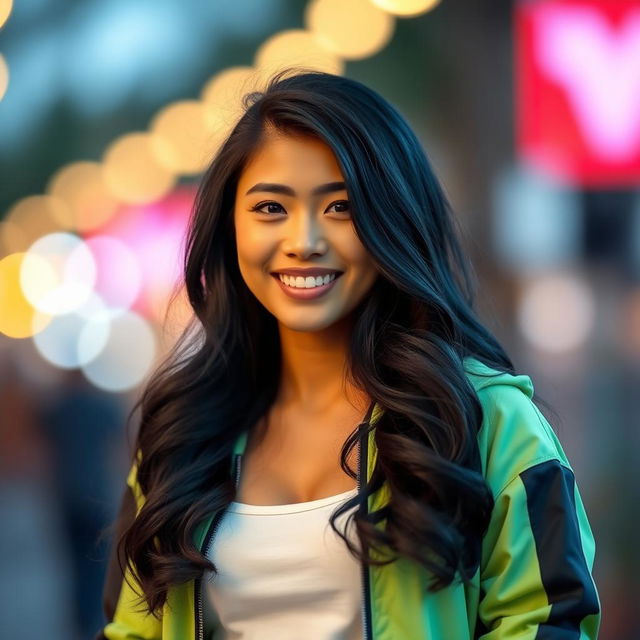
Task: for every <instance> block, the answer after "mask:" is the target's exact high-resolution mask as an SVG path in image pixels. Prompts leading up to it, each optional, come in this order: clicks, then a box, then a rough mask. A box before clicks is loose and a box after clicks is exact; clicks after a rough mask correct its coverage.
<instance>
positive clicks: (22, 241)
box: [1, 195, 71, 253]
mask: <svg viewBox="0 0 640 640" xmlns="http://www.w3.org/2000/svg"><path fill="white" fill-rule="evenodd" d="M70 218H71V214H70V212H69V207H68V205H67V204H66V203H65V202H64V201H63V200H61V199H60V198H57V197H56V196H52V195H37V196H27V197H26V198H22V199H21V200H18V202H16V203H15V204H14V205H13V206H12V207H11V208H10V209H9V211H8V212H7V216H6V219H5V221H6V222H8V223H9V224H8V225H6V226H3V228H2V230H1V232H2V246H3V248H4V249H5V252H6V253H17V252H20V251H25V250H26V249H27V248H28V247H29V245H30V244H31V243H32V242H35V241H36V240H37V239H38V238H39V237H40V236H44V235H46V234H47V233H52V232H53V231H59V230H60V227H61V222H60V221H64V220H67V221H68V220H70Z"/></svg>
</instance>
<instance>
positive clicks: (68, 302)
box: [20, 232, 96, 315]
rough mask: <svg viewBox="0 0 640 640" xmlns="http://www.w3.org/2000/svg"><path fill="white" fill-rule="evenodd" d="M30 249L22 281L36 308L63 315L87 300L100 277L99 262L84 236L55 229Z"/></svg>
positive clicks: (26, 293) (26, 295) (24, 262)
mask: <svg viewBox="0 0 640 640" xmlns="http://www.w3.org/2000/svg"><path fill="white" fill-rule="evenodd" d="M26 253H27V255H26V256H25V258H24V261H23V263H22V268H21V273H20V283H21V285H22V290H23V292H24V295H25V297H26V298H27V300H28V301H29V302H30V303H31V304H32V305H33V306H34V307H35V308H36V309H38V310H39V311H42V312H44V313H46V314H49V315H60V314H64V313H69V312H70V311H73V310H75V309H78V308H79V307H81V306H82V305H83V304H84V303H85V302H86V300H87V299H88V298H89V296H90V295H91V293H92V291H93V286H94V284H95V281H96V263H95V260H94V258H93V255H92V254H91V251H90V250H89V248H88V247H87V245H86V244H85V242H84V241H83V240H82V239H81V238H79V237H78V236H76V235H73V234H71V233H65V232H58V233H51V234H48V235H46V236H43V237H42V238H40V239H38V240H36V241H35V242H34V243H33V244H32V245H31V246H30V247H29V249H28V251H27V252H26Z"/></svg>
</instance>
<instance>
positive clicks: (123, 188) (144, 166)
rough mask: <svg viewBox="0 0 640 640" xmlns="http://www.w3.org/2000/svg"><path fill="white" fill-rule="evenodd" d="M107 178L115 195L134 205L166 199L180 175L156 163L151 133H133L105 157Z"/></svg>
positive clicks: (124, 137) (119, 142) (112, 146)
mask: <svg viewBox="0 0 640 640" xmlns="http://www.w3.org/2000/svg"><path fill="white" fill-rule="evenodd" d="M103 176H104V180H105V183H106V185H107V187H108V189H109V190H110V191H111V193H112V194H113V195H114V196H115V197H116V198H119V199H120V200H122V201H123V202H128V203H131V204H143V203H147V202H154V201H156V200H159V199H160V198H162V197H163V196H164V195H166V194H167V193H168V192H169V191H170V190H171V188H172V187H173V186H174V184H175V182H176V175H175V173H174V172H173V171H169V170H168V169H167V168H166V167H163V166H162V165H161V164H160V163H159V162H158V160H157V159H156V156H155V153H154V151H153V148H152V146H151V135H150V134H148V133H141V132H140V133H138V132H136V133H129V134H126V135H124V136H122V137H120V138H118V139H117V140H115V141H114V142H113V143H111V145H110V146H109V147H108V148H107V150H106V151H105V153H104V156H103Z"/></svg>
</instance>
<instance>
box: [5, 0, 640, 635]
mask: <svg viewBox="0 0 640 640" xmlns="http://www.w3.org/2000/svg"><path fill="white" fill-rule="evenodd" d="M283 64H286V65H291V64H302V65H306V66H311V67H314V68H319V69H322V70H325V71H331V72H332V73H340V74H344V75H347V76H349V77H352V78H355V79H357V80H360V81H362V82H364V83H365V84H367V85H369V86H370V87H372V88H373V89H375V90H377V91H378V92H380V93H381V94H382V95H384V96H385V97H386V98H387V99H388V100H390V101H391V102H392V103H393V104H394V105H395V106H396V107H397V108H398V109H399V110H400V111H401V112H402V113H403V114H404V115H405V116H406V117H407V119H408V120H409V122H410V124H411V125H412V126H413V128H414V129H415V131H416V132H417V133H418V135H419V136H420V139H421V141H422V142H423V145H424V148H425V150H426V151H427V154H428V156H429V158H430V159H431V161H432V163H433V166H434V169H435V170H436V173H437V175H438V176H439V177H440V179H441V180H442V183H443V185H444V187H445V189H446V192H447V194H448V196H449V198H450V200H451V202H452V204H453V206H454V209H455V211H456V213H457V215H458V217H459V220H460V222H461V225H462V228H463V230H464V235H465V237H464V243H465V247H466V249H467V250H468V252H469V254H470V255H471V258H472V260H473V262H474V266H475V269H476V271H477V274H478V278H479V282H480V292H479V296H478V304H479V311H480V314H481V316H482V318H483V320H484V321H485V323H486V324H487V325H488V326H489V327H490V328H491V329H492V331H494V333H495V334H496V335H497V337H498V338H499V339H500V340H501V342H502V343H503V344H504V346H505V347H506V349H507V351H508V352H509V353H510V355H511V356H512V359H513V361H514V363H515V364H516V368H517V370H518V371H520V372H524V373H527V374H529V375H530V376H531V377H532V380H533V382H534V385H535V387H536V391H537V392H538V393H539V394H540V396H541V397H542V398H543V399H544V400H546V401H547V402H548V403H549V405H550V406H551V407H552V408H553V410H554V411H555V415H554V414H550V413H549V412H548V411H547V410H546V409H545V407H541V410H542V411H543V412H544V413H545V415H547V417H548V419H549V421H550V422H551V424H552V425H553V427H554V429H555V431H556V433H557V434H558V436H559V438H560V440H561V442H562V444H563V447H564V449H565V451H566V453H567V455H568V457H569V460H570V461H571V463H572V466H573V468H574V471H575V475H576V479H577V483H578V486H579V489H580V492H581V495H582V497H583V500H584V502H585V506H586V508H587V513H588V515H589V518H590V522H591V526H592V528H593V531H594V535H595V538H596V559H595V565H594V577H595V580H596V584H597V586H598V590H599V593H600V597H601V602H602V608H603V616H602V625H601V633H600V636H599V637H600V638H602V639H603V640H627V639H628V640H633V639H635V640H637V639H638V638H640V622H638V621H637V604H638V602H639V595H640V588H639V584H638V582H639V578H638V576H639V575H640V553H639V552H638V546H637V544H636V536H635V533H636V527H637V526H638V524H639V518H638V511H637V505H638V504H639V503H640V495H639V494H640V482H638V473H637V470H638V468H639V467H640V419H639V417H638V416H640V393H639V389H640V286H639V282H640V4H639V3H638V2H637V1H631V0H619V1H616V0H607V1H597V0H562V1H561V0H547V1H534V0H530V1H523V2H505V1H491V2H488V1H487V2H463V1H461V0H440V2H437V1H436V2H434V1H433V0H431V1H429V0H311V1H309V2H306V1H304V0H234V2H213V1H211V2H201V1H196V0H154V1H153V2H151V1H148V0H101V1H98V0H82V1H79V0H73V1H72V0H55V2H54V1H53V0H20V1H18V2H16V3H15V4H12V2H8V1H7V0H0V409H1V411H0V523H1V524H0V637H2V638H18V637H19V638H21V639H22V640H28V639H30V638H34V639H35V638H38V640H40V639H41V638H43V637H46V638H48V639H49V640H58V639H59V640H71V639H73V640H76V639H78V640H79V639H85V638H92V637H93V636H94V635H95V633H96V632H97V630H98V629H99V628H100V627H101V626H102V624H103V618H102V610H101V607H102V602H101V590H102V583H103V580H104V570H105V562H106V558H107V554H108V550H109V543H110V538H109V534H108V532H106V533H105V527H107V526H108V525H109V524H110V523H111V521H112V519H113V518H114V517H115V514H116V509H117V507H118V500H119V497H120V493H121V491H122V488H123V483H124V478H125V475H126V472H127V470H128V469H127V458H128V451H129V446H130V440H131V437H132V431H131V429H128V430H127V429H126V425H125V422H126V416H127V413H128V411H129V410H130V408H131V406H132V405H133V402H134V400H135V398H136V397H137V394H138V393H139V391H140V390H141V385H142V384H143V383H144V380H145V378H146V376H147V375H148V374H149V372H150V371H151V370H152V368H153V366H154V363H156V362H157V361H158V360H159V358H161V356H162V355H163V354H164V353H165V352H166V350H167V349H168V348H169V347H170V346H171V344H172V343H173V341H174V340H175V338H176V336H177V334H178V332H179V330H180V328H181V327H182V326H184V323H185V320H186V318H187V317H188V315H189V310H188V308H187V305H186V304H185V301H184V297H183V296H182V293H181V290H180V289H179V280H178V279H179V275H180V271H179V269H180V257H181V254H180V252H181V248H182V244H181V243H182V234H183V231H184V228H185V223H186V219H187V216H188V213H189V209H190V206H191V202H192V199H193V195H194V192H195V188H196V185H197V182H198V180H199V177H200V175H201V173H202V171H203V169H204V167H205V166H206V164H207V162H208V160H209V159H210V157H211V156H212V154H213V153H214V152H215V150H216V148H217V145H219V143H220V141H221V140H222V139H223V138H224V135H225V132H226V131H228V129H229V127H230V126H232V124H233V122H234V119H235V118H237V117H238V116H239V114H240V111H239V110H240V102H239V100H240V96H241V95H242V94H243V93H244V92H246V91H250V90H252V89H253V88H259V84H260V81H261V79H262V78H263V77H264V76H265V75H266V74H268V73H269V72H271V71H273V70H274V69H276V68H279V67H280V66H282V65H283ZM172 292H175V293H176V296H175V297H174V298H173V300H174V302H173V304H171V305H169V304H168V303H169V300H170V296H171V294H172ZM134 428H135V425H134Z"/></svg>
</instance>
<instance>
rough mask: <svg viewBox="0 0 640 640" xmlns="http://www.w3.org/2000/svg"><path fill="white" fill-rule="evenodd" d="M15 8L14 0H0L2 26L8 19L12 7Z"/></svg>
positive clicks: (0, 23) (0, 22) (0, 24)
mask: <svg viewBox="0 0 640 640" xmlns="http://www.w3.org/2000/svg"><path fill="white" fill-rule="evenodd" d="M12 8H13V0H0V28H2V26H3V25H4V23H5V22H6V21H7V19H8V18H9V16H10V15H11V9H12Z"/></svg>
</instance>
